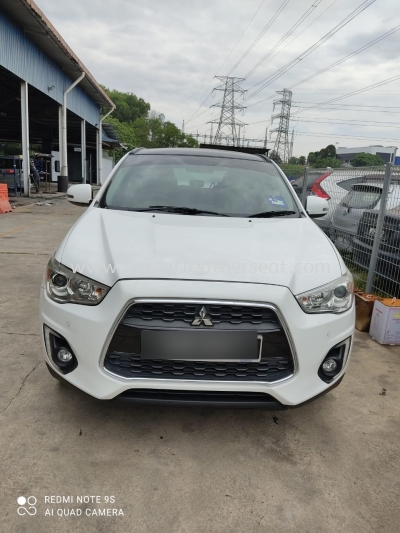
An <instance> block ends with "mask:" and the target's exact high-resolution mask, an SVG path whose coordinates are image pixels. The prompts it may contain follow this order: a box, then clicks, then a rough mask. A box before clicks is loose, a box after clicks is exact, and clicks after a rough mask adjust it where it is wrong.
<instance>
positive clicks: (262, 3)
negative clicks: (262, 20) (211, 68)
mask: <svg viewBox="0 0 400 533" xmlns="http://www.w3.org/2000/svg"><path fill="white" fill-rule="evenodd" d="M264 3H265V0H262V2H261V4H260V5H259V6H258V9H257V11H256V12H255V13H254V15H253V17H252V18H251V20H250V22H249V23H248V24H247V26H246V29H245V30H244V32H243V33H242V35H241V36H240V37H239V39H238V40H237V41H236V44H235V46H234V47H233V48H232V50H231V51H230V52H229V54H228V55H227V57H226V58H225V61H224V62H223V63H222V65H221V66H220V67H219V69H218V70H217V72H219V71H220V70H221V69H222V67H223V66H224V65H225V63H226V62H227V61H228V59H229V58H230V56H231V55H232V52H233V51H234V50H235V48H236V47H237V45H238V44H239V43H240V41H241V40H242V38H243V36H244V34H245V33H246V31H247V30H248V29H249V26H250V24H251V23H252V22H253V20H254V19H255V18H256V16H257V13H258V12H259V11H260V9H261V8H262V6H263V5H264Z"/></svg>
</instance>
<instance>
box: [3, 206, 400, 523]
mask: <svg viewBox="0 0 400 533" xmlns="http://www.w3.org/2000/svg"><path fill="white" fill-rule="evenodd" d="M81 212H82V209H80V208H77V207H74V206H72V205H70V204H68V203H67V201H66V200H65V199H62V198H61V199H57V203H55V204H53V205H50V206H46V205H43V206H38V205H30V206H29V205H28V206H26V207H19V208H16V209H15V210H14V211H13V212H12V213H9V214H6V215H0V324H1V329H0V361H1V363H2V371H1V373H0V428H1V430H0V450H1V456H0V459H1V470H2V474H1V477H0V484H1V500H2V502H1V504H0V505H1V507H0V508H1V514H2V516H1V520H0V523H1V526H0V529H1V531H2V532H4V533H9V532H10V533H11V532H21V533H22V532H29V533H45V532H55V531H57V532H62V533H63V532H70V531H74V532H75V531H83V532H89V533H90V532H107V533H113V532H140V533H142V532H143V533H158V532H160V533H161V532H162V533H166V532H174V533H192V532H196V533H197V532H202V533H203V532H213V533H214V532H215V533H225V532H226V533H228V532H229V533H232V532H235V533H236V532H238V533H265V532H267V531H268V532H274V533H280V532H306V533H322V532H323V533H327V532H328V533H331V532H336V531H337V532H340V533H353V532H354V533H360V532H362V533H369V532H371V533H376V532H378V531H379V532H380V533H395V532H397V531H399V523H400V506H399V496H400V477H399V466H400V460H399V457H400V454H399V442H400V391H399V370H400V348H399V347H384V346H379V345H378V344H377V343H375V342H374V341H373V340H372V339H371V338H370V337H369V336H368V334H366V333H357V335H356V341H355V348H354V351H353V356H352V362H351V364H350V367H349V370H348V373H347V375H346V377H345V379H344V381H343V383H342V384H341V385H340V386H339V387H338V388H337V389H335V390H334V391H333V392H331V393H330V394H328V395H326V396H324V397H322V398H321V399H319V400H318V401H316V402H314V403H311V404H309V405H306V406H304V407H302V408H300V409H295V410H290V411H285V412H277V413H271V412H266V411H248V410H244V411H240V410H218V409H200V410H195V409H187V408H156V407H152V408H151V407H146V408H143V407H132V406H130V405H122V406H121V405H116V404H114V405H109V404H101V403H100V404H99V402H97V401H95V400H94V399H91V398H90V397H87V396H86V395H84V394H83V393H80V392H79V391H76V390H73V389H69V388H67V387H64V386H62V385H60V384H59V383H58V382H57V381H56V380H54V379H53V378H52V377H51V376H50V374H49V373H48V372H47V370H46V367H45V364H44V363H43V354H42V348H41V344H40V335H39V327H38V293H39V286H40V280H41V277H42V275H43V271H44V268H45V265H46V263H47V260H48V258H49V257H50V255H51V254H52V253H53V251H54V250H55V248H56V247H57V245H58V243H59V242H60V240H61V238H62V237H63V236H64V234H65V233H66V231H67V230H68V228H69V227H70V226H71V224H73V223H74V221H75V220H76V219H77V218H78V216H79V215H80V213H81ZM79 495H84V496H99V497H100V498H101V500H102V503H101V504H99V503H94V504H92V503H85V504H78V503H76V497H77V496H79ZM20 496H24V497H28V496H34V497H35V498H37V504H36V509H37V513H36V515H35V516H30V515H27V514H24V515H23V516H20V515H19V514H18V510H19V512H20V513H21V514H22V513H25V511H24V508H26V509H28V511H29V505H28V504H25V505H23V501H20V504H19V505H18V504H17V498H18V497H20ZM48 496H65V497H66V496H73V498H74V502H73V503H64V504H58V503H47V504H46V503H45V497H48ZM111 496H113V497H115V503H109V504H107V503H105V500H106V498H107V497H111ZM30 502H33V503H34V500H30ZM31 507H32V506H31ZM107 507H110V508H116V509H118V510H119V509H122V512H123V516H122V515H121V516H114V517H112V516H100V517H99V516H93V512H92V511H91V510H92V509H98V508H101V509H104V508H107ZM77 508H81V509H83V515H82V516H73V515H72V516H69V517H66V516H57V509H59V511H58V512H60V513H66V512H68V510H71V509H73V510H75V509H77ZM33 509H34V508H33ZM46 509H50V510H53V512H54V515H53V516H51V515H50V516H45V512H46ZM30 512H32V513H33V512H34V510H31V511H30ZM50 512H51V511H50ZM85 513H88V514H91V516H86V515H85Z"/></svg>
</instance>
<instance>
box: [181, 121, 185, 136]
mask: <svg viewBox="0 0 400 533" xmlns="http://www.w3.org/2000/svg"><path fill="white" fill-rule="evenodd" d="M182 133H185V120H183V122H182Z"/></svg>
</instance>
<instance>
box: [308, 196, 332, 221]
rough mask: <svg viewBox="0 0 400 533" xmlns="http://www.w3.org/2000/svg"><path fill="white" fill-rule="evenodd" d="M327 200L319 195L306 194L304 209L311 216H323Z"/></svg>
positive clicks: (326, 207)
mask: <svg viewBox="0 0 400 533" xmlns="http://www.w3.org/2000/svg"><path fill="white" fill-rule="evenodd" d="M328 209H329V205H328V200H325V198H320V197H319V196H307V201H306V211H307V213H308V216H309V217H311V218H319V217H323V216H324V215H326V214H327V213H328Z"/></svg>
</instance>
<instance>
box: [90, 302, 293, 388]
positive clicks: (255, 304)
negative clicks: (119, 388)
mask: <svg viewBox="0 0 400 533" xmlns="http://www.w3.org/2000/svg"><path fill="white" fill-rule="evenodd" d="M135 303H187V304H194V305H240V306H253V307H265V308H267V309H271V310H273V311H274V312H275V313H276V315H277V317H278V319H279V322H280V323H281V325H282V328H283V330H284V332H285V335H286V337H287V340H288V343H289V346H290V351H291V354H292V358H293V373H292V374H290V375H289V376H287V377H285V378H284V379H281V380H278V381H274V382H272V383H267V382H264V381H242V382H240V383H241V384H242V385H245V384H246V383H248V384H249V385H255V384H259V385H262V386H267V387H273V386H274V385H278V384H279V383H282V382H284V381H287V380H289V379H291V378H292V377H293V376H295V375H296V374H297V372H298V369H299V364H298V358H297V353H296V349H295V346H294V343H293V339H292V336H291V334H290V330H289V328H288V326H287V323H286V321H285V319H284V318H283V315H282V313H281V312H280V310H279V309H278V307H277V306H276V305H274V304H271V303H264V302H252V301H242V300H236V301H232V300H212V299H207V298H133V299H132V300H129V302H127V304H126V305H125V306H124V308H123V309H122V310H121V312H120V313H119V315H118V317H117V319H116V320H115V322H114V325H113V327H112V328H111V330H110V332H109V334H108V335H107V338H106V341H105V343H104V346H103V350H102V352H101V354H100V361H99V364H100V368H101V369H102V371H103V372H105V373H106V374H107V375H110V376H112V377H113V378H114V379H118V380H121V381H123V382H140V381H149V380H150V379H151V378H137V377H133V378H127V377H123V376H119V375H117V374H114V373H113V372H110V371H109V370H107V369H106V368H105V366H104V363H105V357H106V354H107V350H108V347H109V345H110V343H111V339H112V338H113V336H114V333H115V331H116V329H117V327H118V326H119V324H120V323H121V321H122V319H123V317H124V316H125V314H126V312H127V311H128V309H129V308H130V307H131V306H132V305H134V304H135ZM154 381H155V382H157V381H158V382H160V381H168V382H170V381H172V380H171V379H163V378H157V379H155V380H154ZM185 382H187V383H198V381H196V380H182V381H181V383H182V384H184V383H185ZM203 383H208V384H213V385H217V384H218V383H222V382H219V381H207V380H204V381H203ZM223 383H224V384H225V385H226V384H229V383H232V384H237V383H238V382H237V381H224V382H223Z"/></svg>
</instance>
